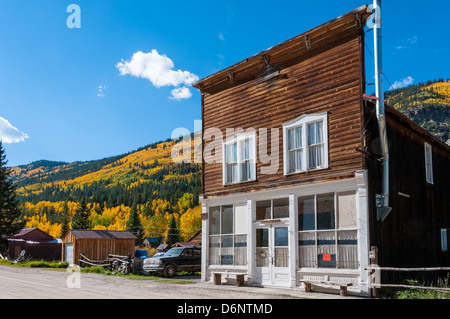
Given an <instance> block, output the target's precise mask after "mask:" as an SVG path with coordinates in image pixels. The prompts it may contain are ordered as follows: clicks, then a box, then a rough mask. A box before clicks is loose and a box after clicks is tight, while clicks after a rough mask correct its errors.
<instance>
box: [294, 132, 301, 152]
mask: <svg viewBox="0 0 450 319" xmlns="http://www.w3.org/2000/svg"><path fill="white" fill-rule="evenodd" d="M301 147H302V127H297V128H296V129H295V148H301Z"/></svg>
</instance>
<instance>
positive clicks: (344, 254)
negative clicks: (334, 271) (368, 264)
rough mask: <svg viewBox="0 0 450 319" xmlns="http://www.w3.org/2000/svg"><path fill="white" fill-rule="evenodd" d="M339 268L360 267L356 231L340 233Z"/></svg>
mask: <svg viewBox="0 0 450 319" xmlns="http://www.w3.org/2000/svg"><path fill="white" fill-rule="evenodd" d="M338 249H339V263H338V268H342V269H358V265H359V261H358V238H357V232H356V231H347V232H339V233H338Z"/></svg>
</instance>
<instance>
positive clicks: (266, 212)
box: [256, 200, 272, 220]
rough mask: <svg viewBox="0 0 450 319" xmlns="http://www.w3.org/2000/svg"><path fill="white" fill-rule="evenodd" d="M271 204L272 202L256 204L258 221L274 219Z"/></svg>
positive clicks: (266, 201) (264, 201)
mask: <svg viewBox="0 0 450 319" xmlns="http://www.w3.org/2000/svg"><path fill="white" fill-rule="evenodd" d="M271 204H272V203H271V201H270V200H263V201H260V202H256V220H263V219H272V214H271V210H272V207H271Z"/></svg>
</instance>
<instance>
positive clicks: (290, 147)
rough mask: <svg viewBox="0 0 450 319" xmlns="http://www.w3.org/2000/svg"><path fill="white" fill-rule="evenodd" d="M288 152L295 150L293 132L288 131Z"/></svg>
mask: <svg viewBox="0 0 450 319" xmlns="http://www.w3.org/2000/svg"><path fill="white" fill-rule="evenodd" d="M287 139H288V150H293V149H295V130H293V129H292V130H288V137H287Z"/></svg>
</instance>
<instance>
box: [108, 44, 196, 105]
mask: <svg viewBox="0 0 450 319" xmlns="http://www.w3.org/2000/svg"><path fill="white" fill-rule="evenodd" d="M116 68H117V69H119V71H120V74H121V75H127V74H128V75H131V76H135V77H138V78H143V79H147V80H149V81H150V82H152V84H153V85H154V86H155V87H156V88H160V87H163V86H174V87H178V86H182V87H181V88H178V90H177V89H175V90H172V96H173V97H174V98H175V99H177V98H176V97H175V96H174V95H173V94H174V91H176V92H175V94H178V96H180V95H183V96H188V94H186V90H187V91H189V89H188V88H187V87H186V86H189V85H192V83H194V82H195V81H197V80H198V79H199V77H198V76H197V75H195V74H193V73H191V72H189V71H182V70H176V69H174V68H175V64H174V63H173V61H172V60H171V59H170V58H169V57H167V56H166V55H164V54H163V55H161V54H159V53H158V51H156V50H155V49H153V50H152V51H151V52H148V53H144V52H142V51H138V52H136V53H134V54H133V57H132V58H131V60H130V61H124V60H123V59H122V61H121V62H119V63H117V64H116ZM181 93H183V94H181ZM189 93H190V92H189ZM190 96H192V94H190ZM190 96H189V97H190ZM185 98H187V97H185Z"/></svg>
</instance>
